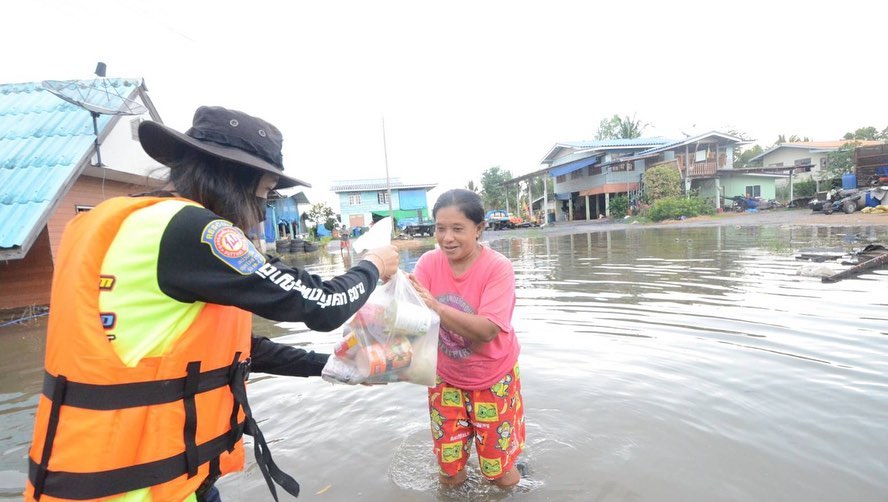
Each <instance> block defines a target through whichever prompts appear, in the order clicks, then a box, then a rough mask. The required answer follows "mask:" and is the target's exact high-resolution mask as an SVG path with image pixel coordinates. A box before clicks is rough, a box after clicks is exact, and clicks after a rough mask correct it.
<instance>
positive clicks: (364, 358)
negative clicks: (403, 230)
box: [321, 270, 441, 387]
mask: <svg viewBox="0 0 888 502" xmlns="http://www.w3.org/2000/svg"><path fill="white" fill-rule="evenodd" d="M440 325H441V320H440V319H439V318H438V314H436V313H435V312H434V311H432V310H431V309H430V308H428V307H427V306H426V304H425V303H424V302H423V301H422V298H420V296H419V294H418V293H417V292H416V290H415V289H413V285H411V284H410V279H408V278H407V274H406V273H405V272H404V271H402V270H398V271H397V273H395V275H394V276H392V278H391V279H390V280H389V281H388V282H387V283H385V284H383V285H382V286H380V287H378V288H376V290H375V291H373V293H372V294H371V295H370V298H369V299H368V300H367V303H365V304H364V306H363V307H361V309H360V310H358V312H357V313H356V314H355V315H354V316H352V318H351V319H349V320H348V322H347V323H346V324H345V325H344V326H343V337H342V340H340V341H339V343H337V344H336V347H335V348H334V349H333V354H332V355H331V356H330V359H328V360H327V364H326V365H325V366H324V369H323V370H322V372H321V377H322V378H323V379H324V380H327V381H328V382H333V383H347V384H358V383H368V384H372V383H390V382H410V383H415V384H419V385H425V386H426V387H433V386H434V385H435V374H436V369H437V364H438V329H439V327H440Z"/></svg>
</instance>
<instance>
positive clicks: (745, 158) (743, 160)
mask: <svg viewBox="0 0 888 502" xmlns="http://www.w3.org/2000/svg"><path fill="white" fill-rule="evenodd" d="M764 151H765V150H764V149H763V148H762V147H761V146H759V145H753V146H752V148H747V149H745V150H743V152H742V153H741V154H740V155H739V156H738V157H737V158H736V159H735V160H734V167H736V168H742V167H750V165H749V161H750V159H752V158H753V157H755V156H757V155H759V154H761V153H762V152H764ZM757 162H759V161H757Z"/></svg>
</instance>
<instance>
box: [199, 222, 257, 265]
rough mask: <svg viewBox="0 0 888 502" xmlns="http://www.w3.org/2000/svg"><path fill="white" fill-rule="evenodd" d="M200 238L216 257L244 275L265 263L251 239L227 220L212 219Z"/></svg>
mask: <svg viewBox="0 0 888 502" xmlns="http://www.w3.org/2000/svg"><path fill="white" fill-rule="evenodd" d="M200 240H201V242H203V243H205V244H207V245H209V246H210V251H212V252H213V255H214V256H215V257H216V258H219V259H220V260H222V261H223V262H224V263H225V264H226V265H228V266H229V267H231V268H233V269H235V270H237V271H238V272H240V273H241V274H243V275H249V274H252V273H253V272H255V271H256V270H259V267H261V266H262V265H264V264H265V257H264V256H262V253H260V252H259V251H258V250H257V249H256V247H255V246H253V243H252V242H251V241H250V239H247V236H246V235H244V233H243V232H242V231H241V230H240V229H239V228H237V227H235V226H233V225H232V224H231V223H229V222H227V221H225V220H213V221H211V222H210V223H209V224H208V225H207V226H206V227H205V228H204V230H203V235H201V238H200Z"/></svg>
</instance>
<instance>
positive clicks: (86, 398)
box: [43, 366, 232, 410]
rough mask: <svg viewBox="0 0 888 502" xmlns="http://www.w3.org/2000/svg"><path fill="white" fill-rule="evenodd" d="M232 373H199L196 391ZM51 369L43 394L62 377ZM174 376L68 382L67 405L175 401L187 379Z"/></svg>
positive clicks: (107, 406) (109, 406) (118, 407)
mask: <svg viewBox="0 0 888 502" xmlns="http://www.w3.org/2000/svg"><path fill="white" fill-rule="evenodd" d="M231 376H232V368H231V367H228V366H225V367H222V368H217V369H214V370H211V371H207V372H205V373H201V374H200V381H199V382H198V384H197V393H198V394H200V393H202V392H207V391H211V390H213V389H218V388H219V387H225V386H227V385H228V383H229V379H230V378H231ZM61 378H64V377H55V376H53V375H51V374H49V373H44V375H43V395H44V396H46V397H47V398H49V399H52V398H53V393H54V392H55V387H56V385H57V382H58V380H59V379H61ZM187 378H188V377H187V376H184V377H181V378H171V379H168V380H153V381H150V382H134V383H122V384H116V385H96V384H89V383H78V382H70V381H68V382H66V389H65V405H66V406H72V407H74V408H84V409H87V410H121V409H124V408H136V407H139V406H151V405H155V404H164V403H172V402H174V401H179V400H182V399H184V398H185V380H186V379H187Z"/></svg>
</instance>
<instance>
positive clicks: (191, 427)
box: [183, 361, 200, 478]
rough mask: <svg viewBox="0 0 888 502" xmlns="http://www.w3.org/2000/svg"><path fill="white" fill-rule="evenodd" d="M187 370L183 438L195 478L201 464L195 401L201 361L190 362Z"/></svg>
mask: <svg viewBox="0 0 888 502" xmlns="http://www.w3.org/2000/svg"><path fill="white" fill-rule="evenodd" d="M185 371H186V376H185V397H184V398H183V403H184V405H185V427H184V430H183V439H184V442H185V464H186V465H187V466H188V477H189V478H193V477H194V476H197V468H198V467H199V466H200V463H199V462H198V461H197V440H196V437H197V404H195V402H194V396H195V395H197V385H198V382H199V381H200V361H192V362H190V363H188V367H187V368H186V370H185Z"/></svg>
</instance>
